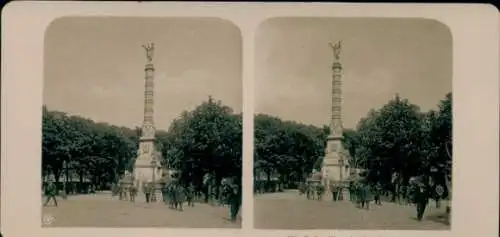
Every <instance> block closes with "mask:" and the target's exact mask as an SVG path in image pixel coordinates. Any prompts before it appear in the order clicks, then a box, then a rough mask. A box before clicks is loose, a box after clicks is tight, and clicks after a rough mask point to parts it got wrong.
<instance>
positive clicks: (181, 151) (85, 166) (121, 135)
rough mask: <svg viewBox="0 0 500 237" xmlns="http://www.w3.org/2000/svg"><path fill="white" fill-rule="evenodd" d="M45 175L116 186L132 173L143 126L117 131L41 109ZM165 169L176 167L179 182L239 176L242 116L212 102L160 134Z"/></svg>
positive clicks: (188, 113) (158, 146)
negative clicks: (207, 174)
mask: <svg viewBox="0 0 500 237" xmlns="http://www.w3.org/2000/svg"><path fill="white" fill-rule="evenodd" d="M42 123H43V125H42V127H43V128H42V130H43V132H42V134H43V138H42V171H43V172H42V173H43V175H44V177H46V176H48V175H51V176H53V177H54V178H55V179H56V181H58V182H61V181H63V180H61V179H60V177H61V176H62V174H64V173H65V174H66V177H74V176H78V177H80V181H83V180H84V179H89V180H91V182H92V183H93V184H95V185H97V186H98V187H103V186H106V185H108V184H110V183H116V182H117V181H118V179H119V178H120V176H121V175H123V173H124V172H125V170H128V171H132V169H133V164H134V161H135V158H136V155H137V149H138V140H139V137H140V135H141V129H140V128H126V127H117V126H113V125H110V124H106V123H96V122H94V121H92V120H90V119H86V118H83V117H80V116H70V115H67V114H65V113H63V112H59V111H49V110H48V109H47V108H46V107H45V106H44V107H43V119H42ZM156 135H157V142H156V147H157V149H158V150H160V151H161V153H162V154H163V157H164V160H163V161H162V162H163V165H164V166H168V167H169V168H173V169H177V170H179V171H180V174H181V181H182V182H186V183H188V182H189V183H191V182H192V183H195V184H198V185H201V183H202V177H203V175H204V174H206V173H211V174H214V176H215V179H216V180H218V181H220V180H221V179H222V178H224V177H241V172H242V170H241V164H242V161H241V152H242V151H241V150H242V118H241V114H239V115H238V114H233V111H232V109H231V108H229V107H227V106H224V105H222V104H221V102H220V101H218V102H215V101H213V100H212V99H211V98H210V99H209V100H208V101H207V102H204V103H202V104H201V105H199V106H198V107H196V108H195V109H194V110H193V111H185V112H183V113H182V114H181V116H180V117H179V118H178V119H176V120H175V121H173V122H172V124H171V126H170V128H169V130H168V131H161V130H160V131H157V134H156Z"/></svg>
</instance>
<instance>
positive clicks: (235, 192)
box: [229, 184, 241, 222]
mask: <svg viewBox="0 0 500 237" xmlns="http://www.w3.org/2000/svg"><path fill="white" fill-rule="evenodd" d="M231 186H232V187H231V189H232V190H231V192H230V195H229V203H230V215H231V221H232V222H236V218H237V216H238V212H239V211H240V207H241V189H240V187H239V186H238V185H237V184H232V185H231Z"/></svg>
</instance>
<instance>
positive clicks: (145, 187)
mask: <svg viewBox="0 0 500 237" xmlns="http://www.w3.org/2000/svg"><path fill="white" fill-rule="evenodd" d="M142 190H143V192H144V195H145V196H146V203H149V202H150V201H151V200H150V199H151V187H150V185H149V184H148V183H144V184H143V185H142Z"/></svg>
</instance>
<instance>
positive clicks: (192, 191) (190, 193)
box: [186, 184, 195, 207]
mask: <svg viewBox="0 0 500 237" xmlns="http://www.w3.org/2000/svg"><path fill="white" fill-rule="evenodd" d="M194 194H195V188H194V185H193V184H189V186H188V188H187V192H186V199H187V204H188V207H194Z"/></svg>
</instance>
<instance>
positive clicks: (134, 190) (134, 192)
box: [128, 184, 137, 202]
mask: <svg viewBox="0 0 500 237" xmlns="http://www.w3.org/2000/svg"><path fill="white" fill-rule="evenodd" d="M128 193H129V195H130V197H129V200H130V202H135V196H137V187H136V186H135V185H133V184H132V185H130V188H129V190H128Z"/></svg>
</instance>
